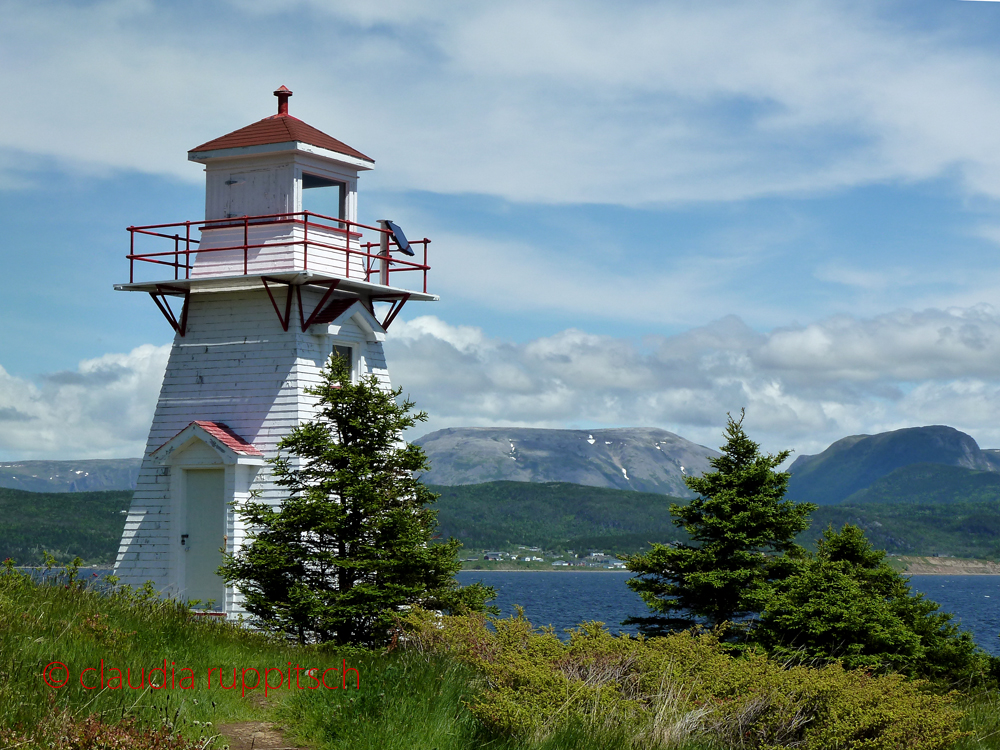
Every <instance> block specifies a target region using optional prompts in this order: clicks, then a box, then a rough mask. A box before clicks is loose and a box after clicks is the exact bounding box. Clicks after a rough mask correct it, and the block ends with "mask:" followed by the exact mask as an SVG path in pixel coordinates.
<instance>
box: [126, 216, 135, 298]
mask: <svg viewBox="0 0 1000 750" xmlns="http://www.w3.org/2000/svg"><path fill="white" fill-rule="evenodd" d="M128 283H129V284H134V283H135V228H134V227H129V228H128Z"/></svg>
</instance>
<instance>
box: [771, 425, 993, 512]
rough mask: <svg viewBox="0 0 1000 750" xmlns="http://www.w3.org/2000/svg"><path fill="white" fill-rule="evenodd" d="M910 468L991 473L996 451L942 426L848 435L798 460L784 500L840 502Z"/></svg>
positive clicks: (824, 503) (790, 470) (953, 429)
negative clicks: (922, 466)
mask: <svg viewBox="0 0 1000 750" xmlns="http://www.w3.org/2000/svg"><path fill="white" fill-rule="evenodd" d="M914 464H939V465H943V466H952V467H957V468H962V469H968V470H974V471H978V472H996V471H998V470H1000V452H998V451H992V450H990V451H984V450H981V449H980V448H979V446H978V445H977V444H976V441H975V440H973V439H972V438H971V437H970V436H969V435H966V434H965V433H964V432H959V431H958V430H956V429H955V428H953V427H946V426H943V425H934V426H930V427H909V428H906V429H903V430H894V431H893V432H883V433H881V434H879V435H853V436H851V437H846V438H843V439H842V440H838V441H837V442H835V443H834V444H833V445H831V446H830V447H829V448H827V449H826V450H825V451H823V452H822V453H819V454H817V455H815V456H799V457H798V458H797V459H796V460H795V462H794V463H792V465H791V467H790V468H789V472H790V473H791V475H792V477H791V480H790V482H789V485H788V497H789V498H790V499H792V500H796V501H799V502H813V503H817V504H819V505H830V504H833V503H839V502H842V501H845V500H846V499H847V498H849V497H851V496H852V495H854V494H855V493H858V492H861V491H862V490H864V489H866V488H868V487H869V486H871V485H872V484H873V483H874V482H876V481H877V480H879V479H881V478H882V477H885V476H887V475H889V474H891V473H892V472H894V471H896V470H897V469H901V468H904V467H907V466H912V465H914ZM956 476H957V475H956ZM942 478H943V475H941V476H939V477H938V480H942Z"/></svg>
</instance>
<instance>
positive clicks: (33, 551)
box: [0, 488, 132, 565]
mask: <svg viewBox="0 0 1000 750" xmlns="http://www.w3.org/2000/svg"><path fill="white" fill-rule="evenodd" d="M131 500H132V491H131V490H126V491H110V492H27V491H25V490H10V489H2V488H0V560H5V559H7V558H10V559H12V560H14V561H15V562H16V563H17V564H18V565H40V564H42V563H43V562H44V556H43V550H44V551H47V552H49V553H50V554H52V555H53V556H54V557H55V558H56V559H57V560H58V561H59V562H69V561H70V560H72V559H73V558H74V557H80V558H81V559H82V560H83V561H84V563H85V564H88V565H108V564H111V563H113V562H114V559H115V555H116V554H117V552H118V542H119V540H120V539H121V536H122V530H123V529H124V527H125V513H123V512H122V511H128V507H129V503H130V502H131Z"/></svg>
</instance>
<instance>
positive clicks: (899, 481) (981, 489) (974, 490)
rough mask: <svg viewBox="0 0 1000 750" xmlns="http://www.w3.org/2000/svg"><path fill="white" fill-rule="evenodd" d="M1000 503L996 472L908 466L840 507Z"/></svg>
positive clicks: (999, 479) (999, 476) (931, 465)
mask: <svg viewBox="0 0 1000 750" xmlns="http://www.w3.org/2000/svg"><path fill="white" fill-rule="evenodd" d="M983 501H1000V473H997V472H995V471H977V470H975V469H967V468H965V467H963V466H945V465H943V464H910V465H909V466H904V467H902V468H899V469H896V470H895V471H893V472H891V473H889V474H886V475H885V476H884V477H880V478H879V479H876V480H875V481H874V482H872V483H871V484H870V485H869V486H867V487H865V488H864V489H862V490H858V491H857V492H855V493H854V494H852V495H850V496H848V497H847V498H846V499H845V500H844V504H850V505H865V504H868V503H882V504H890V503H900V504H925V505H926V504H941V503H944V504H951V503H963V502H983Z"/></svg>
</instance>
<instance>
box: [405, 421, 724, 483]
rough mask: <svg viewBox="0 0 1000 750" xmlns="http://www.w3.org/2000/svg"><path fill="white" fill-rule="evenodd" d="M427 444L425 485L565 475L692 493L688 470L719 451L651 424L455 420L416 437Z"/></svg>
mask: <svg viewBox="0 0 1000 750" xmlns="http://www.w3.org/2000/svg"><path fill="white" fill-rule="evenodd" d="M414 442H415V443H416V444H417V445H420V446H422V447H423V449H424V450H425V451H426V453H427V455H428V457H429V459H430V464H431V470H430V471H429V472H427V473H426V474H424V475H423V477H422V479H423V481H424V482H425V483H427V484H437V485H446V486H454V485H463V484H480V483H483V482H494V481H513V482H569V483H572V484H579V485H587V486H591V487H608V488H615V489H621V490H632V491H636V492H653V493H657V494H661V495H673V496H676V497H691V496H692V493H691V492H690V491H689V490H688V488H687V487H686V486H685V484H684V477H685V476H691V475H695V476H699V475H701V474H703V473H705V472H706V471H707V470H709V468H710V467H709V464H708V459H709V458H711V457H713V456H718V455H719V454H718V452H716V451H714V450H711V449H710V448H706V447H704V446H702V445H697V444H696V443H692V442H691V441H689V440H685V439H684V438H682V437H680V436H678V435H675V434H673V433H672V432H667V431H666V430H657V429H653V428H630V429H618V430H589V431H588V430H543V429H529V428H524V427H510V428H496V427H456V428H451V429H447V430H438V431H437V432H432V433H430V434H428V435H424V436H423V437H421V438H418V439H417V440H415V441H414Z"/></svg>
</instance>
